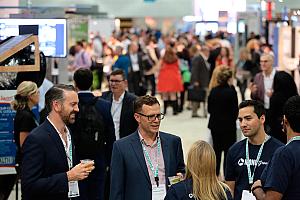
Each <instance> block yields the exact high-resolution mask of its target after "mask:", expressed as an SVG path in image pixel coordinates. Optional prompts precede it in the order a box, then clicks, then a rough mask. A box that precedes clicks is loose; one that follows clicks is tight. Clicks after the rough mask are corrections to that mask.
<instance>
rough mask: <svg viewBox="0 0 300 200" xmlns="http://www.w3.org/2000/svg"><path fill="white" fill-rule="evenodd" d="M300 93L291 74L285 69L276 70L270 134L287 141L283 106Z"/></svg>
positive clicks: (270, 113)
mask: <svg viewBox="0 0 300 200" xmlns="http://www.w3.org/2000/svg"><path fill="white" fill-rule="evenodd" d="M295 95H298V92H297V86H296V84H295V81H294V79H293V77H292V76H291V75H289V74H288V73H286V72H284V71H279V72H276V74H275V76H274V81H273V93H272V96H271V98H270V109H269V116H270V128H271V131H270V133H269V134H270V135H271V136H273V137H275V138H276V139H278V140H280V141H281V142H283V143H284V144H285V143H286V134H285V133H284V132H283V131H282V125H281V122H282V119H283V106H284V104H285V102H286V101H287V100H288V98H290V97H292V96H295Z"/></svg>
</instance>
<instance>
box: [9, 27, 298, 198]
mask: <svg viewBox="0 0 300 200" xmlns="http://www.w3.org/2000/svg"><path fill="white" fill-rule="evenodd" d="M68 69H69V73H70V78H71V79H72V80H73V81H74V86H70V85H64V84H58V85H57V84H56V85H54V86H53V87H51V88H50V89H49V90H48V91H47V93H46V94H45V110H46V114H45V116H46V117H45V119H44V120H43V122H42V123H41V124H40V125H39V124H38V122H37V120H36V118H35V116H34V115H33V113H32V112H31V108H32V107H33V106H34V105H36V104H37V103H38V98H39V92H38V88H37V86H36V84H34V83H32V82H28V81H26V82H23V83H21V84H20V85H19V87H18V89H17V94H16V96H15V101H13V102H12V106H13V108H14V109H15V110H16V111H17V115H16V120H15V141H16V143H17V147H18V153H17V158H18V159H17V161H18V164H19V168H18V171H19V172H20V176H21V184H22V195H23V198H24V199H25V200H26V199H68V198H73V197H76V198H79V199H111V200H119V199H120V200H135V199H136V200H140V199H146V200H147V199H149V200H151V199H152V200H156V199H157V200H161V199H167V200H171V199H196V200H197V199H255V198H257V199H298V198H300V193H299V192H298V190H297V188H296V186H297V181H298V180H299V179H297V178H298V176H300V173H299V172H298V168H299V167H300V164H299V162H298V159H297V154H296V153H297V146H296V143H298V141H297V140H299V137H300V130H299V127H298V123H297V121H299V119H300V115H299V113H300V97H299V96H298V91H297V87H296V84H295V82H294V80H293V77H292V76H291V75H290V74H288V73H287V72H284V71H277V70H276V68H274V54H273V53H272V51H271V50H270V48H269V47H268V46H266V45H261V44H260V40H259V37H258V36H256V37H255V38H249V41H248V43H247V46H246V47H245V48H242V49H241V50H240V56H239V59H238V61H237V62H236V63H235V62H234V58H233V50H232V47H231V45H230V42H229V41H228V40H227V39H226V33H221V32H220V33H218V34H216V35H215V36H214V37H212V35H207V37H206V38H205V41H200V40H199V39H198V38H197V37H196V36H193V35H191V34H190V33H185V34H180V35H178V36H176V37H175V36H174V35H172V34H169V35H161V34H160V32H155V31H141V32H140V33H129V32H122V33H113V34H112V37H111V38H110V40H109V41H104V40H103V39H102V38H101V37H100V36H96V37H95V38H94V39H93V40H92V42H91V43H89V44H87V43H86V42H85V41H78V42H77V43H76V45H75V46H74V47H72V48H71V49H70V62H69V67H68ZM103 82H107V84H108V86H109V91H104V90H102V89H103V84H102V83H103ZM235 86H237V87H239V90H240V93H241V99H242V101H241V103H240V104H239V101H238V93H237V91H236V87H235ZM246 88H249V90H250V92H251V95H250V96H251V100H245V99H246V97H245V91H246ZM93 90H98V91H99V90H100V93H101V95H100V97H97V96H95V95H94V93H93ZM186 93H187V94H186ZM156 94H160V95H161V99H162V103H163V105H162V106H161V103H160V101H158V99H157V98H156V97H155V95H156ZM186 101H189V102H186ZM200 105H203V109H202V110H203V115H198V109H199V107H200ZM168 106H172V108H173V115H177V114H179V113H180V112H181V111H182V110H183V109H185V108H186V107H185V106H187V107H189V108H190V109H191V110H192V114H191V117H196V118H197V117H207V116H209V120H208V128H209V129H210V131H211V135H212V140H213V144H212V146H210V145H209V144H208V143H206V142H204V141H197V142H195V143H194V144H193V145H192V147H191V148H190V150H189V153H188V158H187V164H186V166H185V163H184V159H183V151H182V144H181V139H180V138H179V137H177V136H174V135H172V134H169V133H165V132H161V131H160V130H159V128H160V122H161V120H163V119H164V116H165V115H167V114H168V111H167V109H168ZM208 114H209V115H208ZM237 120H238V121H239V126H240V128H241V130H242V133H243V135H244V136H245V137H246V138H245V139H243V140H241V141H238V142H237V141H236V129H237V127H236V121H237ZM282 125H283V128H282ZM20 127H21V128H20ZM29 132H30V133H29ZM286 134H287V136H286ZM284 144H286V145H284ZM292 148H293V149H292ZM222 152H224V166H223V167H222V166H221V155H222ZM86 159H89V161H85V160H86ZM282 162H283V164H281V163H282ZM19 169H20V170H19ZM221 170H224V174H225V180H222V179H221V177H220V176H219V175H220V173H222V172H221ZM222 174H223V173H222ZM174 177H175V178H176V177H177V178H178V179H179V180H181V182H179V183H177V184H173V181H172V179H173V178H174ZM222 181H224V182H222Z"/></svg>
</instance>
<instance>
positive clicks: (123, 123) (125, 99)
mask: <svg viewBox="0 0 300 200" xmlns="http://www.w3.org/2000/svg"><path fill="white" fill-rule="evenodd" d="M109 85H110V89H111V91H108V92H103V93H102V96H101V97H102V98H103V99H105V100H108V101H110V102H111V103H112V104H111V108H110V111H111V115H112V118H113V121H114V125H115V136H116V140H118V139H120V138H122V137H125V136H127V135H129V134H131V133H133V132H134V131H135V130H136V129H137V127H138V124H137V122H136V121H135V119H134V116H133V114H134V113H133V103H134V100H135V99H136V96H135V95H134V94H131V93H129V92H127V91H126V88H127V85H128V83H127V79H126V76H125V73H124V71H123V70H122V69H116V70H114V71H113V72H112V73H111V74H110V77H109Z"/></svg>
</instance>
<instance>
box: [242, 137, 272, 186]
mask: <svg viewBox="0 0 300 200" xmlns="http://www.w3.org/2000/svg"><path fill="white" fill-rule="evenodd" d="M268 139H269V136H267V137H266V138H265V140H264V142H263V143H262V144H261V146H260V148H259V151H258V153H257V157H256V160H255V163H254V165H255V166H254V169H253V173H252V174H251V168H250V159H249V139H247V140H246V165H247V171H248V178H249V184H253V178H254V173H255V170H256V167H257V165H258V162H259V159H260V157H261V154H262V151H263V148H264V145H265V142H266V141H267V140H268Z"/></svg>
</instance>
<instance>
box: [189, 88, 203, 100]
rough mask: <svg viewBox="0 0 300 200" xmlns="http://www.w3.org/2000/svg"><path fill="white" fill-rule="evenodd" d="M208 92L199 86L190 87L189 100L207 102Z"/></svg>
mask: <svg viewBox="0 0 300 200" xmlns="http://www.w3.org/2000/svg"><path fill="white" fill-rule="evenodd" d="M205 97H206V90H205V89H204V88H201V87H197V86H193V85H191V86H189V87H188V100H189V101H196V102H205Z"/></svg>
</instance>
